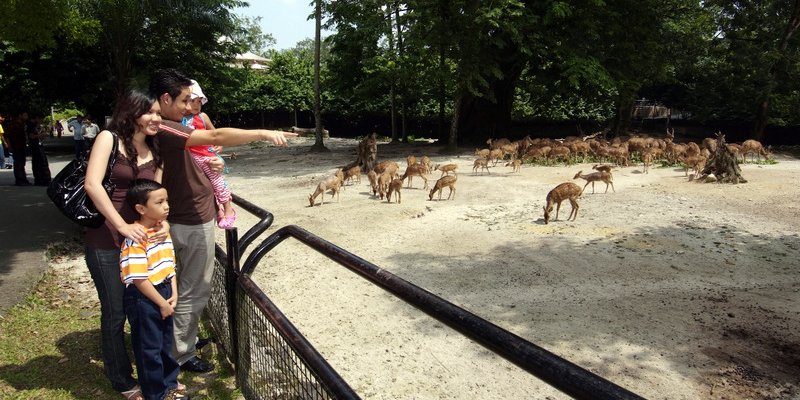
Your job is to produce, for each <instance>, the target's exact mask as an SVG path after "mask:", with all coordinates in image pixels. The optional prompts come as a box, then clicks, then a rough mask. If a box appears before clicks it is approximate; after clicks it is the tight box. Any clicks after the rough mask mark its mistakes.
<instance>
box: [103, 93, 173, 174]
mask: <svg viewBox="0 0 800 400" xmlns="http://www.w3.org/2000/svg"><path fill="white" fill-rule="evenodd" d="M156 101H157V100H156V98H155V97H152V96H150V95H149V94H147V93H145V92H142V91H139V90H135V89H134V90H131V91H129V92H128V93H126V94H125V95H124V96H122V97H120V98H119V99H118V100H117V106H116V107H114V113H113V114H112V115H111V122H110V123H109V124H108V130H110V131H113V132H114V133H116V134H117V135H118V136H119V137H120V138H122V143H123V144H124V145H125V153H127V159H128V163H129V164H130V165H131V167H132V168H133V176H136V175H138V174H139V166H138V156H139V154H138V153H137V152H136V147H134V146H133V134H134V133H135V132H136V129H137V128H138V125H137V123H136V119H137V118H139V117H141V116H142V115H144V114H145V113H147V112H149V111H150V107H152V106H153V103H155V102H156ZM144 142H145V144H147V147H149V148H150V152H151V153H153V162H154V163H155V165H156V167H161V155H160V154H159V147H158V139H157V138H156V137H155V136H149V135H148V136H147V137H145V139H144ZM115 157H116V155H115Z"/></svg>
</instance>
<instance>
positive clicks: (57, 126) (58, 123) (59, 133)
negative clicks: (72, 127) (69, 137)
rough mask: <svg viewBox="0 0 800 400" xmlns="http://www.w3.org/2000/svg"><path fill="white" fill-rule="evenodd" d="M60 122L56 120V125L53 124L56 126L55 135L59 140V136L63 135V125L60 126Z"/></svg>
mask: <svg viewBox="0 0 800 400" xmlns="http://www.w3.org/2000/svg"><path fill="white" fill-rule="evenodd" d="M62 122H63V120H58V121H56V124H55V125H56V126H55V128H56V134H57V135H58V138H59V139H60V138H61V135H63V134H64V125H62Z"/></svg>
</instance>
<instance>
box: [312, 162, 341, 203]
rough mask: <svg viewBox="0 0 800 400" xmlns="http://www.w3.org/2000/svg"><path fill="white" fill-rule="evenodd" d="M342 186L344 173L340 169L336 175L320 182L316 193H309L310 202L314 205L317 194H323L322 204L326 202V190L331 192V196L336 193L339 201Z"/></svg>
mask: <svg viewBox="0 0 800 400" xmlns="http://www.w3.org/2000/svg"><path fill="white" fill-rule="evenodd" d="M341 187H342V174H341V170H339V171H338V172H337V173H336V175H333V176H329V177H327V178H325V179H323V180H322V181H321V182H320V183H318V184H317V189H316V190H314V193H312V194H310V195H308V202H309V203H310V207H314V202H315V200H316V198H317V196H319V195H322V199H321V201H320V203H319V204H320V205H322V204H323V203H325V192H328V191H329V192H330V193H331V198H333V195H334V194H335V195H336V201H337V202H338V201H339V189H340V188H341Z"/></svg>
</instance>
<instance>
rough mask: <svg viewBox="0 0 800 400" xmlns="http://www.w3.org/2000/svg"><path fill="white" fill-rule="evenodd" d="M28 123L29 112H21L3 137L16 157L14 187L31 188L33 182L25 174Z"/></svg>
mask: <svg viewBox="0 0 800 400" xmlns="http://www.w3.org/2000/svg"><path fill="white" fill-rule="evenodd" d="M27 122H28V112H27V111H21V112H19V113H17V115H16V116H15V117H14V118H12V120H11V122H10V123H9V124H8V127H7V128H6V133H5V134H4V135H3V136H4V137H5V139H6V140H7V141H8V145H9V148H10V149H11V154H12V156H13V157H14V185H16V186H30V185H31V182H30V181H29V180H28V177H27V175H26V173H25V159H26V157H27V150H26V148H25V147H26V146H27V139H26V138H25V124H26V123H27Z"/></svg>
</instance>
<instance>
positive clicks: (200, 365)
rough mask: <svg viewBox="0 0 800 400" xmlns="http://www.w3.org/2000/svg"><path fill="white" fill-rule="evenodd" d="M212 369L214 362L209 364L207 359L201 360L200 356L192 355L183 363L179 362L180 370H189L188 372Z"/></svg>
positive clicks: (202, 371)
mask: <svg viewBox="0 0 800 400" xmlns="http://www.w3.org/2000/svg"><path fill="white" fill-rule="evenodd" d="M213 370H214V364H211V363H210V362H208V361H205V360H203V359H202V358H200V357H197V356H195V357H192V358H190V359H189V360H188V361H186V362H185V363H183V364H181V371H189V372H197V373H201V374H202V373H205V372H211V371H213Z"/></svg>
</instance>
